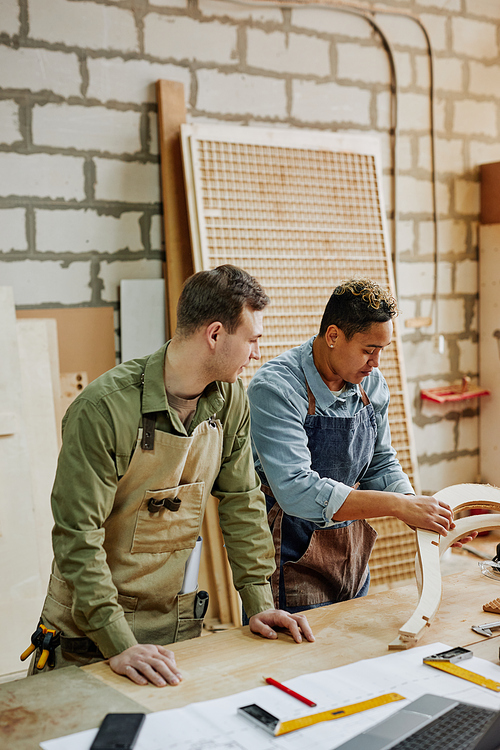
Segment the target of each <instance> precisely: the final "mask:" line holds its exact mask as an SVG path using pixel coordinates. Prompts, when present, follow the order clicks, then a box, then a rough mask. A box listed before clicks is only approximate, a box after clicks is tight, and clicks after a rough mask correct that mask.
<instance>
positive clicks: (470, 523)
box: [389, 484, 500, 650]
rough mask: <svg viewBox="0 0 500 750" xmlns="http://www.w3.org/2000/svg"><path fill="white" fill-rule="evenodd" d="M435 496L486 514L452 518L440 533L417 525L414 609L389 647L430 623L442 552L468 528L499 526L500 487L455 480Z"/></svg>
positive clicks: (408, 641)
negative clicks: (450, 526)
mask: <svg viewBox="0 0 500 750" xmlns="http://www.w3.org/2000/svg"><path fill="white" fill-rule="evenodd" d="M435 497H436V498H437V499H438V500H441V501H444V502H446V503H448V504H449V505H450V507H451V509H452V510H453V513H454V514H457V513H459V512H463V511H469V510H473V509H476V508H479V509H482V510H487V511H489V513H488V514H485V515H479V516H467V517H465V518H459V519H457V520H456V521H455V528H454V529H453V530H452V531H449V532H448V535H447V536H445V537H441V536H440V535H439V534H438V533H436V532H433V531H426V530H425V529H417V531H416V535H417V557H416V560H415V575H416V578H417V586H418V592H419V602H418V605H417V608H416V609H415V611H414V613H413V614H412V616H411V617H410V619H409V620H407V622H405V624H404V625H403V626H402V627H401V628H400V630H399V635H398V637H397V638H396V639H395V640H394V641H392V642H391V643H389V649H393V650H402V649H406V648H410V647H411V646H414V645H415V644H416V643H417V641H418V639H419V638H420V637H421V635H422V633H423V631H424V629H425V628H426V627H428V626H430V624H431V622H432V620H433V618H434V616H435V614H436V612H437V610H438V608H439V605H440V603H441V569H440V558H441V555H443V553H444V552H445V551H446V550H447V549H448V547H450V546H451V545H452V544H454V542H456V541H457V540H459V539H462V538H463V537H465V536H467V535H468V534H469V533H470V532H471V531H486V530H490V529H496V528H500V489H499V488H497V487H492V486H490V485H483V484H456V485H452V486H451V487H446V488H445V489H443V490H440V491H439V492H436V494H435Z"/></svg>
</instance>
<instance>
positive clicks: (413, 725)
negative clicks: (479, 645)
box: [336, 693, 500, 750]
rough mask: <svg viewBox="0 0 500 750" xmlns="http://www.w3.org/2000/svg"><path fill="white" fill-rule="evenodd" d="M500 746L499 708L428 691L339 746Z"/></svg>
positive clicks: (453, 749) (461, 749) (451, 749)
mask: <svg viewBox="0 0 500 750" xmlns="http://www.w3.org/2000/svg"><path fill="white" fill-rule="evenodd" d="M389 749H390V750H499V749H500V711H493V710H492V709H490V708H482V707H481V706H473V705H472V704H470V703H462V702H460V701H457V700H454V699H452V698H443V697H441V696H439V695H431V694H429V693H428V694H426V695H422V696H421V697H420V698H417V700H414V701H412V702H411V703H409V704H408V705H407V706H405V708H402V709H400V710H399V711H397V712H396V713H395V714H392V716H389V718H387V719H385V720H384V721H381V722H380V723H379V724H375V726H373V727H371V728H370V729H367V730H366V731H365V732H362V733H361V734H358V735H357V736H356V737H353V738H352V739H350V740H349V741H348V742H344V744H343V745H339V746H338V747H337V748H336V750H389Z"/></svg>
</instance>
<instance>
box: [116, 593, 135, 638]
mask: <svg viewBox="0 0 500 750" xmlns="http://www.w3.org/2000/svg"><path fill="white" fill-rule="evenodd" d="M137 602H138V598H137V596H125V595H124V594H118V604H119V605H120V607H121V608H122V609H123V614H124V615H125V620H126V621H127V623H128V624H129V626H130V629H131V630H132V632H134V628H135V610H136V609H137Z"/></svg>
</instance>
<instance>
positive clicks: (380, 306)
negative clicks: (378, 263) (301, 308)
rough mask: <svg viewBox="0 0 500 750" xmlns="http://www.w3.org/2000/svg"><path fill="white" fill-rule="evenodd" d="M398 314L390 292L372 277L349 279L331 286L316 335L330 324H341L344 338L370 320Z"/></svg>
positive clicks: (325, 329)
mask: <svg viewBox="0 0 500 750" xmlns="http://www.w3.org/2000/svg"><path fill="white" fill-rule="evenodd" d="M397 314H398V308H397V303H396V300H395V299H394V297H393V296H392V294H391V293H390V292H389V291H387V290H386V289H384V288H383V287H381V286H379V284H376V283H375V282H374V281H371V279H348V280H347V281H343V282H342V283H341V284H339V285H338V286H337V287H335V289H334V290H333V293H332V296H331V297H330V299H329V300H328V302H327V305H326V307H325V312H324V313H323V318H322V320H321V325H320V329H319V335H320V336H324V335H325V334H326V332H327V330H328V328H329V326H331V325H336V326H338V327H339V328H340V330H341V331H342V333H343V334H344V336H345V337H346V339H347V340H348V341H349V339H352V337H353V336H354V334H355V333H361V332H362V331H366V330H367V329H368V328H370V326H371V325H372V323H386V322H387V321H388V320H391V318H395V317H396V315H397Z"/></svg>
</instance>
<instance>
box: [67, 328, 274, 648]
mask: <svg viewBox="0 0 500 750" xmlns="http://www.w3.org/2000/svg"><path fill="white" fill-rule="evenodd" d="M167 346H168V343H167V344H165V346H163V347H162V348H161V349H159V350H158V351H157V352H155V353H154V354H152V355H150V356H149V357H144V358H141V359H136V360H131V361H129V362H125V363H123V364H121V365H118V366H117V367H115V368H113V369H112V370H110V371H109V372H107V373H105V374H104V375H102V376H101V377H99V378H97V380H95V381H93V382H92V383H90V384H89V385H88V386H87V387H86V388H85V390H84V391H83V392H82V393H81V394H80V396H79V397H78V398H77V399H76V400H75V401H74V402H73V404H72V405H71V406H70V408H69V409H68V411H67V413H66V415H65V417H64V419H63V444H62V449H61V453H60V456H59V462H58V467H57V473H56V478H55V482H54V488H53V491H52V511H53V515H54V520H55V526H54V530H53V546H54V557H55V561H56V563H57V566H58V568H59V571H60V573H61V575H62V576H63V577H64V579H65V580H66V582H67V583H68V584H69V586H70V587H71V589H72V591H73V617H74V620H75V623H76V625H77V626H78V627H79V628H80V630H82V631H83V632H84V633H86V634H88V635H89V636H91V637H92V639H93V640H94V642H95V643H96V644H97V645H98V646H99V648H101V651H102V652H103V653H105V654H108V655H109V654H110V653H111V652H114V653H119V652H120V651H123V650H124V649H125V648H128V647H129V646H132V645H134V644H135V643H136V639H135V637H134V635H133V633H132V631H131V630H130V628H129V626H128V624H127V622H126V620H125V617H124V613H123V610H122V608H121V607H120V605H119V604H118V602H117V590H116V587H115V585H114V583H113V579H112V572H111V571H110V569H109V567H108V565H107V562H106V555H105V552H104V549H103V541H104V534H105V532H104V528H103V524H104V522H105V520H106V518H107V517H108V516H109V514H110V513H111V511H112V508H113V502H114V497H115V493H116V488H117V484H118V481H119V479H120V478H121V477H122V476H123V475H124V474H125V472H126V470H127V468H128V465H129V462H130V460H131V457H132V454H133V452H134V449H135V444H136V440H137V431H138V428H139V427H140V426H141V424H142V414H145V413H150V412H156V413H157V421H156V428H157V429H158V430H161V431H164V432H167V433H172V434H177V435H188V434H191V433H192V431H193V430H194V429H195V427H196V426H197V425H198V424H200V423H201V422H203V421H204V420H206V419H208V417H209V416H211V415H214V414H215V415H216V417H217V418H218V419H219V420H220V421H221V423H222V425H223V452H222V460H221V466H220V470H219V474H218V476H217V479H216V481H215V483H214V486H213V488H212V494H213V495H215V497H217V498H218V500H219V520H220V525H221V528H222V532H223V536H224V541H225V544H226V549H227V553H228V557H229V561H230V564H231V569H232V572H233V580H234V584H235V587H236V589H237V590H238V591H239V593H240V595H241V598H242V602H243V606H244V608H245V611H246V612H247V614H248V615H249V616H251V615H253V614H256V613H257V612H261V611H263V610H265V609H269V608H271V607H273V599H272V595H271V590H270V586H269V584H268V578H269V577H270V575H271V574H272V572H273V570H274V549H273V544H272V539H271V536H270V533H269V527H268V524H267V518H266V508H265V501H264V496H263V495H262V493H261V491H260V486H259V482H258V479H257V477H256V474H255V470H254V465H253V459H252V453H251V447H250V417H249V409H248V402H247V397H246V393H245V390H244V387H243V384H242V383H241V381H237V382H236V383H234V384H231V383H221V382H215V383H212V384H210V385H209V386H208V387H207V388H206V389H205V391H204V393H203V394H202V396H201V398H200V400H199V402H198V406H197V409H196V413H195V415H194V417H193V419H192V421H191V424H190V425H189V429H188V431H187V432H186V429H185V428H184V425H183V424H182V423H181V421H180V419H179V417H178V415H177V413H176V412H175V411H174V410H173V409H171V408H170V407H169V404H168V402H167V397H166V394H165V387H164V381H163V365H164V359H165V351H166V348H167ZM143 374H144V384H143V385H142V383H141V379H142V375H143ZM103 603H105V604H103Z"/></svg>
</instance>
